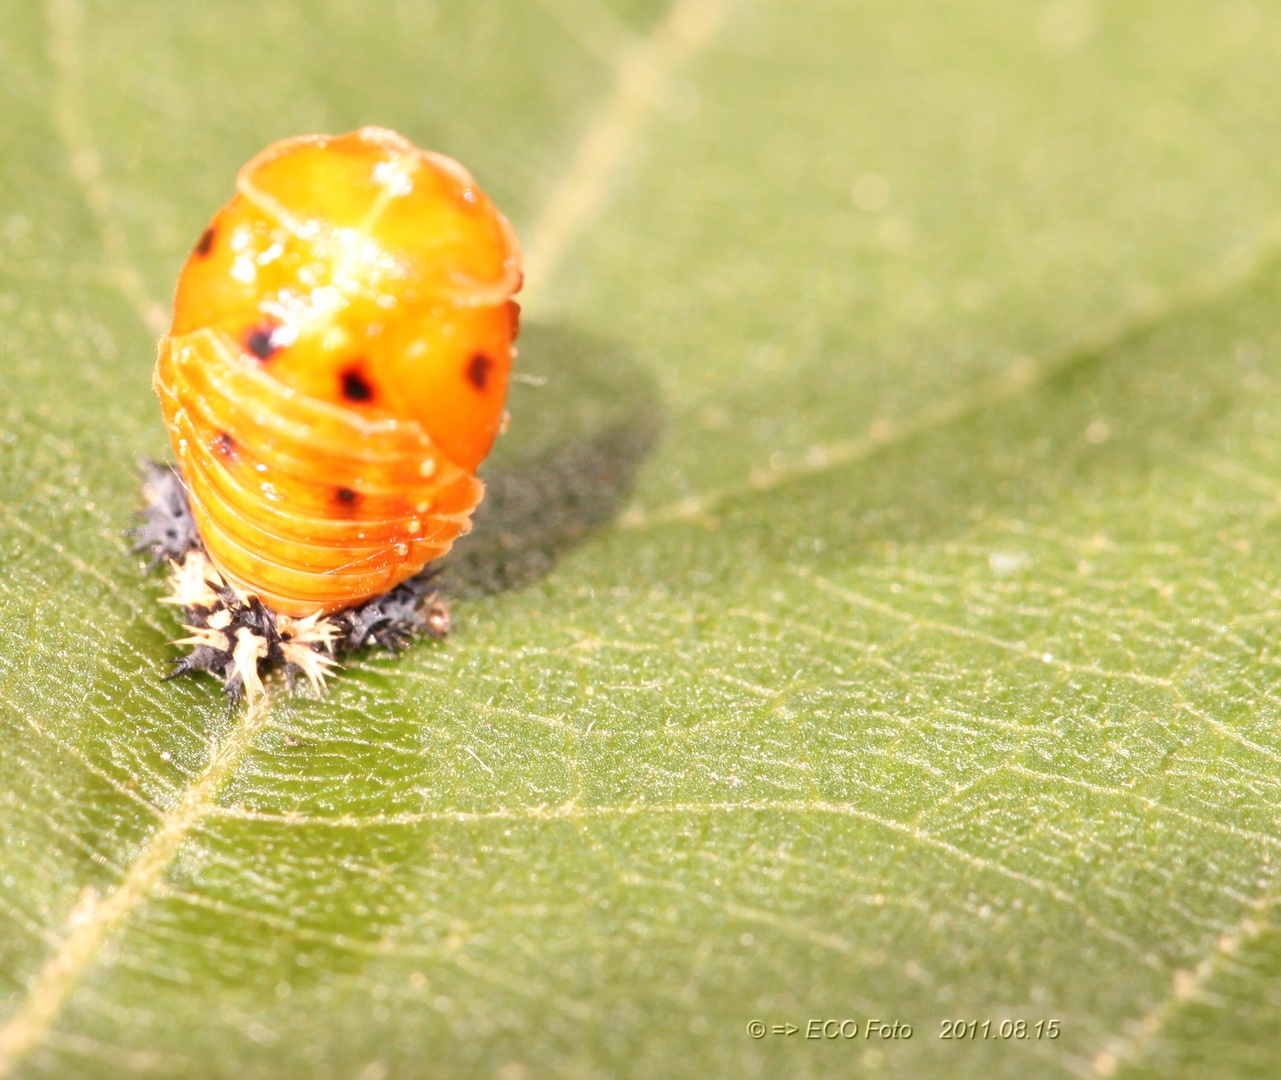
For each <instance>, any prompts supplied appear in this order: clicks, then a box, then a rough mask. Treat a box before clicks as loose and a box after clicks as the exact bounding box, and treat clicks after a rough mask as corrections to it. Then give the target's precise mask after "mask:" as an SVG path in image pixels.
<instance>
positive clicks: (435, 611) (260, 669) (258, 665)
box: [132, 462, 450, 709]
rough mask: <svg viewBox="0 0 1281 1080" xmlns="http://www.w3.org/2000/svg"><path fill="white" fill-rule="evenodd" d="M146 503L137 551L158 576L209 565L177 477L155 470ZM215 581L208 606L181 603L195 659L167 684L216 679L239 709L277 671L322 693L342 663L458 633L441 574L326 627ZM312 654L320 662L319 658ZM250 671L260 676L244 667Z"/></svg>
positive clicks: (149, 468)
mask: <svg viewBox="0 0 1281 1080" xmlns="http://www.w3.org/2000/svg"><path fill="white" fill-rule="evenodd" d="M143 497H144V499H145V500H146V506H145V508H144V509H143V511H142V515H143V517H144V518H145V522H144V524H143V525H142V526H141V527H140V528H138V529H134V530H132V532H133V535H135V536H137V537H138V538H139V539H138V542H137V543H136V544H135V545H134V550H135V551H149V552H150V553H151V555H152V561H151V564H150V565H151V567H152V568H154V567H155V566H157V565H158V564H160V563H161V562H164V561H166V560H167V561H169V562H170V563H172V564H173V565H174V566H175V567H181V566H182V565H183V563H184V562H185V560H186V559H187V557H188V556H189V555H192V554H198V555H200V556H201V558H202V559H203V558H204V548H203V546H202V545H201V543H200V535H199V533H198V532H197V531H196V525H195V521H194V519H193V518H192V516H191V509H190V506H189V505H188V503H187V495H186V491H185V490H184V489H183V486H182V479H181V478H180V476H179V475H178V473H177V471H176V470H174V469H173V468H172V467H171V466H169V465H160V464H157V463H156V462H147V463H146V465H145V466H144V480H143ZM209 575H210V579H209V580H206V581H204V582H200V581H197V582H196V583H195V584H196V585H197V586H198V587H200V588H199V591H201V592H203V593H204V594H205V596H206V598H207V600H208V602H194V601H192V602H187V601H186V600H181V601H180V603H179V606H180V607H181V609H182V613H183V622H184V624H185V625H186V626H187V628H188V629H189V630H190V631H191V633H192V635H193V636H192V637H191V638H188V639H186V640H185V641H184V642H183V644H187V645H190V647H191V651H190V652H189V653H187V655H186V656H182V657H178V658H177V659H175V660H174V661H172V662H173V664H174V665H175V668H174V670H173V672H171V673H170V674H169V675H168V676H167V678H168V679H173V678H176V677H177V676H179V675H186V674H190V673H193V672H202V671H203V672H208V673H209V674H210V675H213V676H215V677H216V678H217V679H219V680H220V681H221V682H222V684H223V689H224V691H225V692H226V695H227V699H228V703H229V706H230V707H231V708H233V709H234V708H235V706H236V705H237V704H238V703H239V702H240V701H241V699H242V698H244V697H245V696H246V695H247V694H250V695H251V694H252V692H253V689H254V687H253V686H250V685H247V684H248V683H253V684H257V683H258V681H259V680H258V677H259V676H261V675H265V674H267V673H268V672H270V671H280V672H281V673H282V674H283V675H284V677H285V680H286V682H287V683H288V685H289V688H290V690H292V689H293V686H294V683H295V681H296V680H297V678H298V677H299V676H300V675H302V676H305V677H306V678H307V679H308V680H309V681H311V682H312V684H313V685H317V684H318V683H319V682H321V681H323V675H324V674H325V673H327V670H328V668H329V667H330V666H331V665H332V663H333V660H334V659H335V657H337V656H341V655H343V654H345V653H349V652H353V651H355V650H357V649H361V648H364V647H366V646H370V645H372V646H376V647H378V648H382V649H386V650H387V651H389V652H393V653H394V652H399V651H400V650H401V649H402V648H404V647H405V646H406V645H407V644H409V642H410V641H411V640H412V639H413V638H415V637H417V636H418V635H419V634H427V635H429V636H431V637H435V638H443V637H445V635H447V634H448V633H449V629H450V620H449V608H448V607H447V606H446V605H445V603H444V601H442V600H441V598H440V596H439V593H438V591H437V588H436V586H435V584H434V582H433V579H434V578H435V576H436V571H435V568H434V567H431V568H428V569H426V570H424V571H422V572H421V573H419V574H417V575H416V576H414V577H412V578H410V579H408V580H407V581H403V582H401V583H400V584H399V585H397V586H396V587H395V588H394V589H392V590H391V591H390V592H387V593H384V594H383V595H382V596H378V597H375V598H374V599H372V600H369V601H366V602H365V603H364V604H361V605H360V606H359V607H355V608H349V609H348V610H346V611H341V612H338V613H337V614H335V615H331V616H329V617H328V618H327V619H325V620H319V621H315V620H298V619H290V618H287V617H285V616H278V615H277V614H276V613H275V612H273V611H271V610H269V609H268V608H266V607H265V606H263V604H262V602H261V601H260V600H259V599H258V598H257V597H256V596H250V597H247V598H242V597H240V596H239V595H237V594H236V592H235V591H233V590H232V589H229V588H227V587H226V586H225V585H224V584H223V583H222V582H221V581H220V580H213V579H216V578H217V577H218V575H217V572H216V571H214V570H213V568H212V566H210V567H209ZM188 584H190V583H188ZM205 586H207V587H205ZM237 646H240V649H239V653H240V661H241V662H238V660H237V652H238V649H237ZM300 650H301V651H300ZM309 652H310V653H315V654H316V655H315V656H314V657H311V656H309V655H308V653H309ZM299 661H301V663H300V662H299ZM246 663H247V664H249V665H252V671H249V670H247V669H246V668H245V667H244V664H246ZM317 672H319V673H320V676H321V678H319V679H318V678H317V675H316V673H317Z"/></svg>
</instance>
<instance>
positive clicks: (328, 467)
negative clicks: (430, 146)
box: [154, 128, 520, 616]
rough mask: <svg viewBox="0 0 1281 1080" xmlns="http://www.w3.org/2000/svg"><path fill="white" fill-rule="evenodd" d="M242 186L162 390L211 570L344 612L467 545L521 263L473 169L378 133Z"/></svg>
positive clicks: (170, 346) (168, 347)
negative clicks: (456, 543)
mask: <svg viewBox="0 0 1281 1080" xmlns="http://www.w3.org/2000/svg"><path fill="white" fill-rule="evenodd" d="M237 189H238V193H237V195H236V196H235V197H234V198H233V199H232V200H231V202H229V203H228V204H227V205H226V206H225V207H223V209H222V210H220V211H219V213H218V214H217V215H216V216H215V218H214V220H213V222H212V223H211V224H210V227H209V229H207V230H206V232H205V233H204V235H203V236H202V237H201V239H200V242H199V243H198V244H197V246H196V248H195V250H194V251H193V252H192V254H191V256H190V258H189V259H188V261H187V264H186V266H185V267H184V269H183V273H182V276H181V277H180V279H179V284H178V290H177V295H176V298H175V304H174V324H173V328H172V330H171V333H170V334H169V335H168V336H167V337H165V338H163V339H162V340H161V342H160V347H159V356H158V359H157V364H156V373H155V380H154V383H155V387H156V391H157V393H158V394H159V396H160V400H161V406H162V410H163V412H164V416H165V422H166V424H167V426H168V428H169V431H170V435H171V437H172V440H173V444H174V449H175V451H176V453H177V455H178V464H179V468H180V470H181V472H182V476H183V479H184V482H185V484H186V486H187V490H188V494H189V497H190V502H191V507H192V512H193V515H194V517H195V519H196V523H197V525H198V527H199V530H200V535H201V539H202V540H203V542H204V545H205V547H206V549H207V551H208V554H209V557H210V559H211V560H212V561H213V563H214V564H215V566H216V567H217V568H218V570H219V571H220V572H221V573H222V574H223V575H224V577H225V578H226V579H227V581H228V582H229V583H230V584H232V585H233V586H234V587H235V588H237V589H239V590H241V591H243V592H246V593H252V594H256V595H258V596H259V597H261V598H262V600H263V601H264V602H265V603H266V604H267V605H268V606H269V607H271V608H273V609H274V610H276V611H279V612H282V613H284V614H287V615H294V616H303V615H309V614H312V613H314V612H317V611H320V612H332V611H337V610H340V609H342V608H345V607H350V606H352V605H354V604H358V603H361V602H363V601H364V600H367V599H369V598H370V597H373V596H377V595H379V594H381V593H383V592H386V591H387V590H388V589H390V588H392V587H394V586H395V585H396V584H398V583H399V582H400V581H403V580H404V579H405V578H407V577H409V576H411V575H413V574H414V573H416V572H417V571H418V570H420V569H421V568H422V566H423V565H424V564H425V563H427V562H428V561H430V560H431V559H434V558H436V557H438V556H439V555H441V554H443V553H444V552H445V551H447V550H448V549H449V546H450V544H451V543H452V542H453V540H454V539H455V538H456V537H457V536H459V535H461V534H462V533H465V532H466V531H467V529H468V528H469V525H470V515H471V512H472V510H473V509H474V508H475V506H476V505H477V503H479V501H480V498H481V496H482V494H483V487H482V485H481V484H480V482H479V481H478V480H477V479H476V478H475V476H474V473H475V469H476V466H477V465H478V464H479V463H480V461H481V460H482V459H483V458H484V456H485V454H486V453H487V452H488V450H489V447H490V445H491V444H492V442H493V439H494V437H495V435H496V434H497V432H498V429H499V426H500V424H501V418H502V414H503V404H504V399H505V396H506V387H507V377H508V372H509V370H510V365H511V356H512V341H513V339H514V337H515V334H516V329H517V308H516V305H515V304H514V303H513V302H512V301H511V296H512V295H513V294H514V293H515V291H516V290H517V289H518V288H519V287H520V256H519V249H518V247H517V243H516V239H515V236H514V234H513V233H512V231H511V228H510V226H508V224H507V222H506V220H505V219H504V218H503V217H502V215H501V214H500V213H499V212H498V211H497V210H496V209H495V208H494V207H493V205H492V203H490V202H489V200H488V199H487V198H486V197H485V196H484V194H483V193H481V192H480V190H479V189H478V188H477V187H476V186H475V183H474V181H472V179H471V177H470V176H469V175H468V174H467V173H466V171H465V170H464V169H463V168H462V167H461V166H459V165H458V164H457V163H455V162H452V161H450V160H449V159H448V158H442V157H440V156H439V155H434V154H428V153H425V152H423V151H420V150H417V149H415V148H414V147H413V146H412V145H410V144H409V143H407V142H406V141H405V140H404V139H402V138H401V137H400V136H398V135H395V134H394V133H392V132H388V131H384V130H382V129H378V128H365V129H362V130H360V131H358V132H355V133H353V134H351V135H346V136H339V137H327V136H308V137H304V138H300V139H291V140H287V141H285V142H283V143H277V144H275V145H274V146H272V147H269V148H268V149H267V150H266V151H264V152H263V153H262V154H260V155H259V156H258V157H256V158H255V159H254V160H253V161H251V162H250V163H249V164H248V165H246V166H245V168H244V169H243V170H241V173H240V176H239V177H238V180H237Z"/></svg>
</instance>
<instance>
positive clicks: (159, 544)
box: [130, 461, 200, 570]
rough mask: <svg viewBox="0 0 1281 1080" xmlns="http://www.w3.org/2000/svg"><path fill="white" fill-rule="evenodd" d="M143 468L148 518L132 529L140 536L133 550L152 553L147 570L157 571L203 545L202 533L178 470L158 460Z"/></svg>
mask: <svg viewBox="0 0 1281 1080" xmlns="http://www.w3.org/2000/svg"><path fill="white" fill-rule="evenodd" d="M142 468H143V478H142V494H143V498H144V499H146V500H147V504H146V506H145V507H143V510H142V516H143V518H144V519H145V520H144V521H143V523H142V525H140V526H139V527H138V528H136V529H131V530H130V535H132V536H136V537H138V542H137V543H136V544H134V546H133V550H134V551H150V552H151V564H150V565H149V566H148V567H147V569H148V570H154V569H155V568H156V567H157V566H159V565H160V564H161V563H162V562H164V561H165V560H166V559H172V560H173V561H174V562H182V560H183V558H184V557H185V556H186V554H187V552H189V551H191V550H192V549H193V548H198V547H199V546H200V534H199V533H198V532H196V519H195V518H193V517H192V516H191V508H190V507H189V506H188V505H187V493H186V492H185V491H184V490H183V488H182V480H181V479H180V478H179V476H178V474H177V472H175V471H174V470H173V469H171V468H170V467H169V466H168V465H161V464H160V463H159V462H156V461H146V462H143V466H142Z"/></svg>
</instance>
